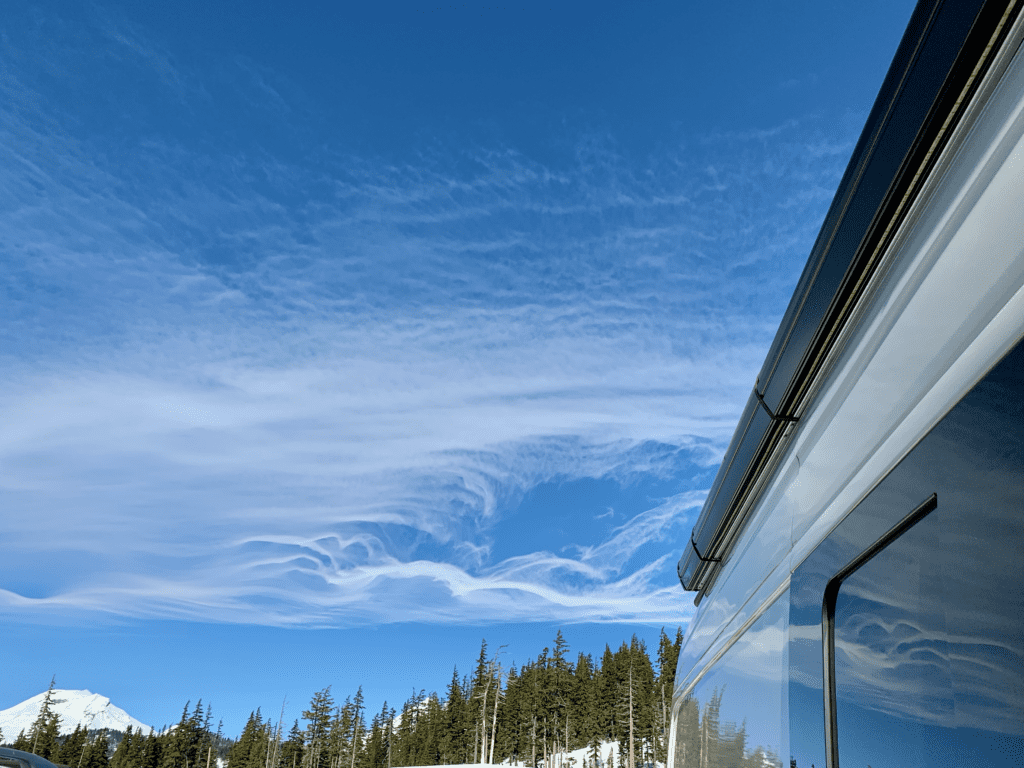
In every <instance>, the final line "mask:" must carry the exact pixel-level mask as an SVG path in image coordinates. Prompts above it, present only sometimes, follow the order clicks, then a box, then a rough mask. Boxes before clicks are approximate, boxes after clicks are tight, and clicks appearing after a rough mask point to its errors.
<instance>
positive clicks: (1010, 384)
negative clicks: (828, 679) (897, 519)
mask: <svg viewBox="0 0 1024 768" xmlns="http://www.w3.org/2000/svg"><path fill="white" fill-rule="evenodd" d="M1021 392H1024V347H1018V348H1017V350H1015V351H1014V352H1013V353H1011V354H1010V355H1009V356H1008V357H1007V358H1006V359H1005V360H1004V361H1003V362H1002V363H1001V364H1000V365H999V366H997V367H996V369H994V370H993V371H992V372H991V373H990V374H989V375H988V376H987V377H986V379H985V380H983V381H982V382H981V383H980V384H979V385H978V386H977V387H976V388H975V389H974V390H973V391H972V392H971V393H970V395H968V397H966V398H965V399H964V400H963V401H962V402H961V403H960V404H959V405H958V406H957V408H955V409H954V410H953V411H952V412H951V413H950V414H949V415H948V416H947V417H946V419H944V420H943V422H942V423H941V424H940V425H939V427H938V428H936V429H935V430H934V431H933V432H932V433H931V434H930V435H929V436H928V437H927V438H925V440H924V441H923V442H922V443H921V444H920V445H919V446H918V447H917V448H916V449H915V450H914V452H913V454H911V456H910V457H909V459H908V460H907V461H906V462H905V463H904V465H903V466H902V467H901V468H900V469H899V470H898V471H896V472H894V473H893V474H892V475H891V476H890V477H889V478H887V479H886V480H885V481H884V482H883V484H882V485H881V486H879V488H878V489H877V490H876V491H875V492H873V493H872V496H871V497H869V503H874V504H876V505H879V504H880V505H881V506H889V507H893V509H897V508H899V507H900V504H899V503H898V502H897V501H896V500H897V499H899V498H904V499H905V498H913V497H914V496H915V495H916V496H917V498H921V497H922V496H923V495H925V494H926V493H928V492H930V491H936V492H937V495H938V507H937V509H936V510H935V511H933V512H931V513H929V514H928V515H927V516H926V517H924V518H923V519H922V520H920V522H918V523H916V524H915V525H914V526H913V527H911V528H910V529H909V530H907V531H906V532H905V533H903V534H902V535H901V536H899V537H898V538H896V539H895V540H894V541H892V542H891V543H890V544H888V546H886V547H885V548H884V549H882V550H881V551H880V552H879V553H878V554H876V555H875V556H874V557H872V558H871V559H870V560H868V561H867V562H866V563H864V564H863V565H862V566H861V567H860V568H859V569H857V570H856V571H854V572H853V573H852V574H851V575H850V576H849V577H848V578H846V579H845V580H844V581H843V582H842V586H841V587H840V589H839V593H838V595H837V597H836V604H835V654H834V659H835V686H836V733H837V741H838V757H839V766H840V768H865V766H872V768H917V767H918V766H920V768H925V767H927V768H945V767H946V766H948V768H954V767H955V768H960V767H961V766H982V765H984V766H997V767H998V766H1011V765H1013V766H1019V765H1021V764H1022V763H1024V628H1022V617H1024V555H1022V554H1021V551H1020V546H1021V541H1024V514H1022V510H1024V473H1022V469H1024V407H1022V401H1021V397H1020V395H1021ZM872 497H874V498H872ZM903 509H904V510H906V511H909V509H907V508H906V507H903Z"/></svg>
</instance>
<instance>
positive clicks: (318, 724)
mask: <svg viewBox="0 0 1024 768" xmlns="http://www.w3.org/2000/svg"><path fill="white" fill-rule="evenodd" d="M333 709H334V698H333V697H332V696H331V686H327V687H326V688H324V689H323V690H322V691H317V692H316V693H314V694H313V698H312V699H311V700H310V702H309V709H308V710H306V711H304V712H303V713H302V717H303V719H304V720H306V735H305V745H306V749H305V755H304V757H305V760H304V761H303V764H302V765H303V768H328V759H327V758H328V754H327V746H328V736H329V734H330V727H331V711H332V710H333Z"/></svg>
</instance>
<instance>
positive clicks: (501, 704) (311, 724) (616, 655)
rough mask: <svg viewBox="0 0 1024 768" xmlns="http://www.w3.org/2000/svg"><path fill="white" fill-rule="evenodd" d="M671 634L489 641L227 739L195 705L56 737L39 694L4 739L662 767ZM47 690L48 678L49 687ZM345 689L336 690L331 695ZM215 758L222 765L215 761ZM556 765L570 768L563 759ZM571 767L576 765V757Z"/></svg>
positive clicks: (183, 757)
mask: <svg viewBox="0 0 1024 768" xmlns="http://www.w3.org/2000/svg"><path fill="white" fill-rule="evenodd" d="M682 637H683V635H682V630H681V629H677V630H676V633H675V637H669V636H668V635H667V634H666V633H665V631H664V630H662V631H661V636H660V638H659V642H658V648H657V649H656V653H655V654H654V657H653V658H652V656H651V654H650V653H649V652H648V649H647V647H646V645H645V644H644V643H643V642H642V641H640V640H638V639H637V638H636V636H635V635H634V636H633V637H632V639H631V640H630V641H629V642H623V643H622V644H621V645H620V646H619V648H618V650H612V649H611V648H610V647H609V646H605V650H604V654H603V655H602V657H601V658H600V659H594V658H592V657H591V656H590V655H588V654H584V653H578V654H576V656H575V658H573V657H572V654H571V652H570V649H569V646H568V643H566V641H565V640H564V638H563V637H562V633H561V631H559V632H558V634H557V636H556V637H555V640H554V643H553V645H552V647H550V648H544V649H543V650H542V651H541V652H540V654H539V655H538V656H537V658H536V659H530V660H528V661H527V662H526V663H525V664H523V665H522V666H521V667H518V668H517V667H516V666H514V665H510V666H508V667H506V666H505V665H504V664H503V663H502V652H501V649H500V648H499V649H497V650H493V651H491V650H489V649H488V646H487V643H486V641H484V642H483V643H482V644H481V648H480V655H479V657H478V658H477V659H476V660H475V662H472V663H471V664H469V665H467V667H466V669H467V670H468V673H467V674H461V673H460V672H459V669H458V667H456V668H455V669H454V670H453V672H452V676H451V681H450V682H449V683H448V684H447V687H446V688H445V689H444V690H443V691H440V692H434V691H426V690H423V689H414V690H413V691H412V693H411V695H410V696H409V698H408V699H407V700H406V701H405V702H403V703H401V704H400V705H397V706H395V705H391V704H389V703H387V702H385V703H384V705H383V707H381V709H380V711H378V712H373V713H368V712H367V711H366V710H365V707H364V700H365V697H364V692H363V689H362V687H360V688H359V689H358V690H356V691H353V692H344V693H343V692H340V691H334V690H332V688H331V686H327V687H325V688H323V689H322V690H320V691H317V692H316V693H315V694H313V696H312V699H311V700H310V702H309V704H308V707H307V708H306V709H304V710H303V711H302V717H301V719H296V720H294V721H293V722H292V723H285V722H283V707H282V713H281V716H280V717H277V718H275V717H274V716H273V715H272V714H268V713H264V712H262V711H261V709H259V708H257V709H255V710H253V711H252V713H251V714H250V715H249V719H248V722H247V723H246V725H245V727H244V729H243V730H242V733H241V734H239V735H237V736H227V735H225V734H223V733H222V727H221V726H220V725H215V724H214V715H213V711H212V708H211V707H210V706H209V705H207V706H205V707H204V705H203V703H202V701H201V700H200V701H196V703H195V704H194V705H193V704H192V703H191V702H189V703H187V704H185V706H184V708H183V710H182V712H181V717H180V719H179V720H178V722H177V723H176V724H175V725H173V726H170V727H165V728H164V729H162V730H161V732H159V733H151V734H143V733H132V731H131V729H130V728H129V730H128V732H127V733H125V734H123V735H122V734H119V733H114V734H109V733H107V732H105V731H99V732H87V731H85V730H84V729H83V728H82V727H81V726H79V728H78V729H76V730H75V731H74V732H73V733H71V734H69V735H64V736H61V735H59V731H60V722H59V716H58V715H57V714H56V713H55V712H53V711H52V709H51V708H50V706H49V701H50V699H49V696H47V698H46V699H45V700H44V703H43V706H42V707H41V709H40V712H39V716H38V717H37V719H36V721H35V723H34V724H33V726H32V727H31V729H29V730H28V731H27V732H22V733H21V734H19V735H18V736H17V738H16V739H14V741H13V742H12V743H11V746H13V747H14V748H15V749H21V750H25V751H28V752H34V753H35V754H37V755H39V756H41V757H44V758H46V759H48V760H50V761H52V762H55V763H57V764H59V765H64V766H68V767H69V768H214V767H215V766H217V765H218V762H217V761H218V759H219V760H220V761H223V762H226V763H227V766H229V768H401V767H402V766H421V765H457V764H462V763H501V762H506V761H511V762H513V763H519V764H524V765H527V766H537V767H538V768H554V765H555V755H556V754H559V753H563V754H564V753H566V752H569V751H572V750H579V749H581V748H586V749H587V752H586V755H587V758H586V761H585V762H586V763H587V764H588V765H591V766H597V765H602V766H604V768H610V767H609V766H608V765H607V763H606V758H607V755H605V754H601V750H600V746H601V744H602V743H607V742H617V743H618V745H619V748H618V749H619V755H620V758H619V762H620V766H621V768H636V766H640V765H650V764H652V763H655V762H657V763H662V764H664V763H665V762H666V757H667V748H668V730H669V713H670V709H671V703H672V690H673V683H674V679H675V667H676V659H677V657H678V655H679V648H680V645H681V644H682ZM51 690H53V685H52V684H51ZM342 697H343V698H342ZM223 762H222V763H221V764H223ZM560 765H561V766H562V768H571V767H570V766H567V765H566V763H565V762H564V761H561V762H560ZM577 768H585V766H578V767H577Z"/></svg>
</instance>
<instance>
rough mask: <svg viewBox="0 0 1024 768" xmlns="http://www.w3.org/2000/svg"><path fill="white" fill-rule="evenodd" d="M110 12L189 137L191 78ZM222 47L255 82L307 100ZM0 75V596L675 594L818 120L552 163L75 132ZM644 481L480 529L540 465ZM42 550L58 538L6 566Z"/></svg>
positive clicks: (819, 197) (490, 598) (539, 479)
mask: <svg viewBox="0 0 1024 768" xmlns="http://www.w3.org/2000/svg"><path fill="white" fill-rule="evenodd" d="M126 30H127V31H126ZM104 34H105V35H106V37H107V38H108V39H110V40H111V41H112V44H114V45H116V46H120V48H119V49H118V50H121V49H124V51H127V52H128V53H126V54H124V55H121V54H118V55H119V56H121V58H122V59H124V58H125V57H130V58H132V60H133V61H135V62H136V63H135V64H133V65H132V66H138V65H139V62H141V66H144V67H148V68H149V69H151V70H152V71H154V72H155V73H156V76H157V77H158V79H159V80H160V82H162V83H163V87H164V88H165V90H166V91H167V93H168V94H170V96H168V97H167V98H173V99H176V100H184V101H185V102H186V106H187V108H186V109H185V110H184V113H185V117H182V118H181V119H182V120H192V121H193V122H194V123H195V125H193V128H194V129H195V130H196V131H197V132H198V133H200V134H202V131H203V127H202V124H201V121H202V110H200V109H198V108H196V109H193V108H192V107H194V106H195V105H196V104H198V103H200V102H203V103H206V102H207V101H208V100H209V98H210V97H209V94H210V93H211V92H212V91H213V86H212V85H210V86H209V87H208V86H207V85H206V84H203V83H201V82H200V80H199V79H198V78H197V77H195V76H194V75H193V74H191V73H187V72H183V70H182V68H181V67H180V66H179V65H177V64H175V63H174V61H173V57H172V56H171V55H170V54H169V53H166V52H164V51H162V50H161V49H160V48H159V47H158V46H152V45H150V44H149V43H147V41H145V40H144V39H143V37H142V36H141V34H140V33H138V32H137V31H136V30H128V29H127V28H125V27H119V28H117V29H115V30H114V31H110V29H107V31H106V32H104ZM113 60H114V61H117V60H118V57H113ZM235 64H236V65H237V67H238V72H239V74H238V79H237V82H242V83H248V85H244V87H245V88H246V89H247V90H246V92H245V98H244V99H242V100H243V101H246V103H248V104H249V105H250V107H251V108H252V109H256V110H261V109H262V110H264V111H266V112H267V114H271V113H272V114H273V118H272V119H273V120H275V121H280V120H293V121H298V120H299V118H296V117H295V116H294V113H293V112H292V111H290V107H289V106H288V104H287V103H286V101H285V98H284V97H283V96H282V94H281V92H280V87H281V84H280V83H276V84H274V83H272V81H273V73H270V72H266V71H264V70H263V69H261V68H260V67H259V66H257V65H256V64H255V63H253V62H251V61H247V60H245V61H243V60H238V61H236V62H235ZM225 66H230V65H225ZM4 77H5V79H4V81H3V89H4V94H5V95H6V96H7V97H8V98H6V99H5V104H6V106H4V107H0V109H2V110H3V118H4V119H3V125H4V128H2V129H0V130H2V135H0V158H2V162H0V167H2V169H3V170H0V189H2V190H4V191H3V192H0V241H2V246H3V249H4V252H5V254H6V256H5V260H6V262H7V265H6V266H7V268H6V269H5V270H4V271H3V276H2V277H0V281H2V282H0V291H2V292H3V296H4V302H3V309H0V313H2V315H0V317H2V322H3V324H4V326H5V327H6V328H7V329H8V343H6V344H5V345H4V351H3V352H0V355H2V357H3V364H4V370H5V373H4V374H3V376H4V388H3V392H2V394H0V409H2V411H3V414H4V419H5V424H6V428H5V430H4V432H3V433H2V434H0V461H2V462H3V464H4V466H5V468H6V469H5V473H4V475H3V478H2V480H0V494H2V495H3V497H4V502H3V506H4V508H5V509H6V510H8V511H7V512H5V513H4V518H3V527H4V529H5V536H6V540H7V541H8V542H10V544H11V546H12V547H13V548H15V549H16V550H17V551H18V552H20V553H22V554H20V555H17V556H15V557H14V558H13V559H12V560H10V561H9V562H8V564H7V565H6V567H7V569H8V570H7V571H6V573H5V575H4V579H5V581H4V586H5V589H4V590H3V591H0V605H2V606H3V610H6V611H11V612H17V613H19V614H24V615H36V616H46V615H53V614H55V613H57V612H61V613H63V612H67V611H74V610H82V611H85V612H87V613H89V614H90V615H93V614H114V615H126V616H173V617H188V618H192V619H201V620H226V621H241V622H263V623H271V624H282V625H309V624H316V625H325V624H326V625H334V624H337V625H344V624H346V623H364V622H382V621H408V620H417V619H422V620H445V621H488V620H498V619H499V618H500V619H501V620H509V619H513V618H522V619H523V620H529V619H549V618H550V619H560V620H564V621H571V620H579V621H585V620H598V619H600V620H632V621H651V622H658V621H667V620H672V621H675V620H677V619H678V617H679V615H680V611H681V610H683V609H682V606H683V605H684V604H686V601H685V600H684V599H683V598H682V597H681V596H680V594H679V592H678V590H677V588H676V587H675V586H674V585H673V581H674V579H673V576H672V568H671V560H672V559H673V558H674V557H675V556H676V555H677V550H678V549H679V547H680V546H681V544H680V542H682V541H685V533H684V531H685V530H686V524H687V522H688V521H689V522H692V517H693V515H694V514H695V511H696V510H697V508H698V507H699V504H700V501H701V500H702V498H703V496H702V494H703V488H704V487H706V483H707V479H706V478H704V477H703V475H702V472H703V473H706V472H707V471H709V469H708V468H709V467H711V466H713V464H714V463H715V461H716V460H717V457H718V455H719V454H720V452H721V450H722V449H723V447H724V445H725V443H726V442H727V440H728V437H729V435H730V434H731V431H732V428H733V426H734V424H735V419H736V417H737V412H738V408H739V407H740V405H741V404H742V403H743V401H744V400H745V397H746V394H747V390H748V389H749V387H750V385H751V382H752V379H753V374H754V370H755V368H756V366H757V365H758V364H759V363H760V361H761V357H762V355H763V351H764V349H765V348H766V346H767V343H768V341H769V340H770V338H771V335H772V333H773V332H774V328H775V325H776V322H777V318H778V315H779V314H780V313H781V311H782V309H783V307H784V300H785V297H786V296H788V291H789V287H788V286H790V285H791V284H792V282H793V281H794V279H795V272H796V270H797V268H798V266H799V264H801V263H802V261H803V258H804V256H805V254H806V250H807V248H808V247H809V244H810V242H811V240H812V238H813V234H814V231H815V230H816V223H817V221H819V220H820V214H821V213H822V212H823V210H824V207H825V206H826V205H827V202H828V199H829V198H830V191H829V190H830V188H831V186H830V185H832V184H834V183H835V181H836V180H837V174H838V172H839V170H840V165H841V163H840V161H839V160H837V157H836V154H835V153H831V152H829V151H826V150H822V151H810V150H809V147H822V146H832V145H831V144H829V141H830V140H829V139H826V138H823V135H822V133H821V131H820V130H819V129H818V128H816V127H815V124H814V123H813V121H811V122H808V123H807V124H803V123H800V122H793V123H790V124H786V125H783V126H780V127H779V128H778V129H777V130H775V131H773V132H768V133H766V134H764V135H761V134H759V135H757V136H750V137H748V136H722V137H711V138H709V139H708V140H707V141H705V142H702V143H700V145H699V146H696V147H694V148H688V147H686V146H685V145H682V144H681V145H680V146H679V147H676V148H670V149H667V150H665V153H664V155H663V156H659V157H652V158H648V159H645V160H643V161H642V162H638V161H637V160H636V159H635V158H627V157H625V156H623V155H622V154H620V153H618V152H617V151H616V149H615V147H614V141H613V140H612V139H610V138H609V137H607V136H600V135H591V136H585V137H580V138H578V140H577V141H576V146H575V150H574V151H573V152H571V153H569V154H568V155H567V156H566V157H564V158H563V159H562V160H561V161H559V162H558V163H545V162H541V161H539V160H536V159H532V158H531V157H530V156H529V155H528V154H527V153H525V152H521V151H516V150H514V149H511V148H509V147H507V146H493V145H490V146H488V145H483V144H480V143H476V142H470V143H468V144H466V145H464V146H462V147H460V148H455V147H437V148H434V149H432V150H430V151H429V152H427V151H424V152H422V153H420V154H419V155H418V156H410V157H406V158H405V159H403V160H402V161H400V162H399V161H395V160H384V159H383V158H380V157H377V156H373V155H372V154H365V153H364V154H358V153H354V152H341V151H336V150H330V151H327V150H323V151H320V152H318V153H317V154H316V155H315V157H310V158H309V159H308V160H303V159H301V158H299V159H296V158H295V157H288V156H286V153H281V152H274V151H272V150H270V149H267V148H266V147H262V146H258V145H255V144H250V145H245V146H235V147H226V146H222V145H218V144H216V143H215V142H214V143H207V144H204V143H203V142H202V141H191V140H187V139H186V138H185V136H184V134H181V133H179V132H176V130H172V129H171V128H168V129H167V130H164V131H153V130H140V131H139V132H138V133H136V134H131V135H127V136H122V137H119V138H117V139H112V138H111V137H110V136H109V135H107V134H101V135H89V132H88V131H82V130H79V129H77V128H76V127H75V125H74V124H73V122H69V120H68V116H67V114H66V113H64V112H63V111H62V110H61V108H59V107H58V106H56V105H55V103H54V102H53V101H52V99H49V98H48V97H47V94H46V93H45V92H40V91H39V90H38V86H36V85H33V84H32V83H29V82H28V81H26V80H23V79H22V78H21V72H20V70H18V69H17V68H14V69H12V70H11V71H10V72H8V73H7V74H6V75H5V76H4ZM218 87H223V83H221V85H220V86H218ZM238 87H243V86H238ZM190 100H191V101H190ZM268 119H270V118H268ZM297 130H299V128H298V127H297ZM840 146H841V145H840ZM753 158H757V161H754V160H753ZM680 473H682V474H680ZM642 477H648V478H651V477H655V478H672V479H674V480H675V485H674V486H673V488H674V489H673V490H672V491H670V492H664V493H663V495H662V496H659V497H656V498H651V499H650V500H649V503H648V504H647V506H646V509H643V510H641V511H639V512H631V513H629V514H628V515H626V516H625V517H620V515H619V514H618V513H616V515H614V516H612V517H610V518H609V517H607V515H606V513H605V510H606V506H607V505H604V506H599V507H596V508H595V509H594V511H593V516H592V519H591V520H588V521H585V522H586V523H587V524H585V525H581V526H580V528H579V531H580V532H579V537H578V539H577V540H575V541H574V542H573V546H571V547H568V548H566V547H555V546H551V547H549V548H541V549H537V548H531V549H528V550H523V551H521V552H517V553H516V554H514V555H512V556H509V557H503V558H495V557H493V555H492V553H493V551H494V549H493V536H494V526H495V525H496V524H497V523H498V521H502V520H506V521H507V520H509V519H510V516H514V515H516V514H517V510H518V509H519V507H518V501H519V500H521V499H522V498H523V496H524V494H526V493H528V492H529V491H530V490H531V489H533V488H536V487H537V486H539V485H541V484H544V483H573V482H577V481H581V480H584V479H604V480H610V481H615V482H617V483H619V484H621V485H629V484H630V483H635V482H636V481H637V479H638V478H642ZM613 522H614V523H618V526H617V527H612V524H613ZM597 523H599V524H597ZM541 524H543V520H542V519H538V518H536V517H534V518H530V519H526V518H524V519H523V520H522V525H523V526H537V525H541ZM41 553H47V554H49V555H55V556H58V557H59V558H60V559H61V560H62V562H65V563H68V564H69V568H66V569H63V570H62V571H61V573H60V574H56V573H51V572H49V571H47V570H45V569H44V570H43V571H42V572H35V573H34V574H32V575H29V576H25V575H19V573H23V572H20V571H19V569H21V568H22V567H23V566H25V565H26V564H27V563H28V562H30V561H33V562H38V560H37V558H38V556H39V555H40V554H41ZM638 553H639V554H638ZM640 554H642V557H641V556H640ZM669 616H671V617H673V618H671V619H668V618H666V617H669Z"/></svg>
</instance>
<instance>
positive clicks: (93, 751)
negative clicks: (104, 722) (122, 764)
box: [81, 729, 110, 768]
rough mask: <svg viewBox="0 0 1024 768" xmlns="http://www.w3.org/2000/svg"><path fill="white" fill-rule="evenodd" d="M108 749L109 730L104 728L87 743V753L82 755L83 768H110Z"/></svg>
mask: <svg viewBox="0 0 1024 768" xmlns="http://www.w3.org/2000/svg"><path fill="white" fill-rule="evenodd" d="M108 749H109V742H108V741H107V731H106V729H103V730H102V731H100V732H99V733H98V734H96V736H95V737H93V739H92V740H90V741H89V743H88V744H87V745H86V747H85V753H84V754H83V755H82V760H81V768H109V765H110V761H109V760H108V758H107V750H108Z"/></svg>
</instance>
